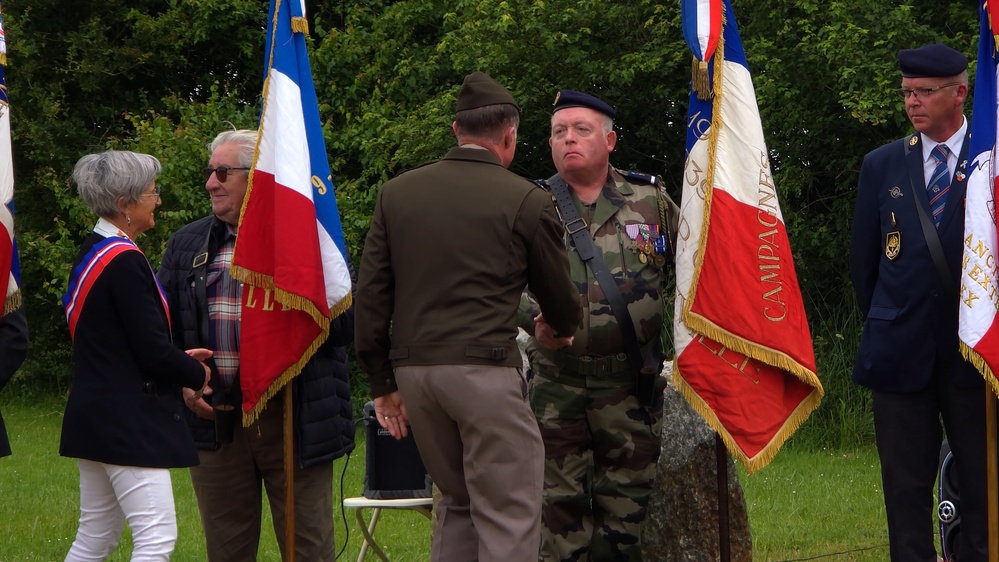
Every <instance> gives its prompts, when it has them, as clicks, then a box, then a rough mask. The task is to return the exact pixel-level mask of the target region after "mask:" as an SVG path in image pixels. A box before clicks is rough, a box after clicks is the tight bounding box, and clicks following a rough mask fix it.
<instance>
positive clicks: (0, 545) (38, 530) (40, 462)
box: [0, 393, 430, 562]
mask: <svg viewBox="0 0 999 562" xmlns="http://www.w3.org/2000/svg"><path fill="white" fill-rule="evenodd" d="M0 412H3V416H4V421H5V422H6V424H7V432H8V434H9V436H10V438H11V448H12V449H13V453H14V454H13V455H12V456H9V457H4V458H0V530H2V531H0V562H13V561H37V562H43V561H44V562H51V561H53V560H62V559H63V558H64V557H65V556H66V552H67V551H68V550H69V547H70V545H71V544H72V543H73V538H74V537H75V536H76V527H77V521H78V518H79V498H80V490H79V476H78V473H77V468H76V461H75V460H74V459H69V458H64V457H60V456H59V432H60V428H61V424H62V412H63V401H62V400H58V399H54V398H48V399H41V400H36V401H34V402H33V403H25V402H24V401H23V400H22V399H20V398H11V397H9V396H6V395H5V394H3V393H0ZM357 443H358V450H356V451H355V452H354V453H352V454H351V456H350V459H349V462H348V460H347V459H339V460H337V461H336V462H335V463H334V473H335V475H336V481H334V483H333V484H334V502H335V504H336V505H339V503H340V501H341V498H342V497H343V496H342V495H341V493H340V475H341V474H343V468H344V465H345V464H346V465H347V471H346V474H345V476H344V478H343V491H344V495H346V496H347V497H350V496H359V495H361V491H362V489H363V474H364V447H363V445H364V439H363V434H362V433H360V432H359V433H358V441H357ZM171 473H172V474H171V476H172V477H173V488H174V500H175V502H176V505H177V526H178V534H179V538H178V540H177V546H176V549H175V551H174V555H173V560H176V561H180V562H186V561H197V560H204V559H205V555H204V552H205V539H204V536H203V535H202V533H201V519H200V516H199V514H198V507H197V502H196V500H195V498H194V490H193V488H192V487H191V478H190V476H189V474H188V471H187V470H186V469H175V470H172V471H171ZM264 513H265V521H264V523H263V531H262V532H261V541H260V549H259V553H258V557H257V559H258V560H260V561H267V562H269V561H275V562H278V561H280V560H281V556H280V552H279V549H278V546H277V540H276V539H275V538H274V532H273V530H272V529H273V525H272V523H271V520H270V514H269V510H267V509H265V510H264ZM344 515H346V518H345V517H344ZM334 520H335V535H336V542H337V549H338V550H339V549H341V548H343V546H344V539H345V537H347V532H348V531H349V539H348V540H347V545H346V549H345V550H344V553H343V554H342V555H341V556H340V560H351V561H352V560H356V559H357V554H358V552H360V548H361V534H360V532H359V531H358V530H357V528H356V523H355V520H354V514H353V513H352V512H351V510H347V511H346V513H344V514H342V513H341V512H338V513H336V515H335V519H334ZM345 522H346V523H347V524H348V525H349V528H348V529H347V530H345V528H344V523H345ZM375 537H376V539H378V541H379V543H380V544H381V545H382V546H383V549H384V550H385V552H386V554H388V555H389V556H390V557H392V559H393V560H399V561H405V560H411V561H421V560H426V559H428V558H429V557H428V556H426V555H425V554H424V553H426V552H429V549H430V525H429V522H428V521H427V520H426V519H425V518H423V517H422V516H420V515H418V514H416V513H414V512H409V511H385V512H383V513H382V516H381V518H380V522H379V524H378V529H377V531H376V532H375ZM130 554H131V538H130V536H129V533H128V530H127V529H126V531H125V533H124V535H123V538H122V542H121V544H120V545H119V547H118V549H117V550H116V551H115V552H114V554H113V555H112V556H111V558H109V560H111V561H114V562H125V561H127V560H128V559H129V558H130ZM368 559H369V560H375V559H376V557H375V555H374V553H370V554H369V555H368Z"/></svg>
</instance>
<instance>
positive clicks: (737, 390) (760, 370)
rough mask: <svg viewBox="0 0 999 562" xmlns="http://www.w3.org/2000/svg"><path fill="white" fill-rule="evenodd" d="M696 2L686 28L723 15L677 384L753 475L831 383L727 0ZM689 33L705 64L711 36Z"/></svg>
mask: <svg viewBox="0 0 999 562" xmlns="http://www.w3.org/2000/svg"><path fill="white" fill-rule="evenodd" d="M696 3H698V4H705V6H701V7H695V6H690V7H688V6H686V5H685V10H684V11H683V18H684V19H686V18H688V17H700V15H701V14H716V13H718V14H724V17H722V18H721V22H722V27H723V29H722V34H721V37H720V38H719V42H718V47H717V49H715V51H714V53H713V54H712V55H711V56H710V58H709V59H708V61H707V65H705V66H706V68H703V70H704V71H705V72H706V74H704V75H703V76H702V78H703V79H704V80H703V82H702V85H704V86H706V87H709V88H710V90H708V91H705V90H703V89H699V88H698V87H697V86H698V84H697V82H698V80H697V79H696V77H695V79H694V80H692V83H691V95H690V109H689V113H688V120H687V160H686V162H685V165H684V187H683V196H682V199H681V205H680V229H679V234H678V236H677V238H678V242H677V254H676V287H677V298H676V304H675V307H676V308H675V314H674V318H675V325H674V344H675V348H676V353H677V357H676V359H675V362H674V367H673V382H674V385H675V386H676V388H677V389H678V390H679V391H680V392H681V394H683V395H684V397H685V398H686V399H687V401H688V402H689V403H690V404H691V406H692V407H693V408H694V409H695V410H696V411H697V412H698V413H699V414H700V415H701V416H702V417H704V419H705V421H707V423H708V425H709V426H711V428H712V429H714V430H715V431H717V432H718V434H719V435H720V436H721V437H722V439H723V440H724V442H725V444H726V445H727V446H728V449H729V451H730V452H731V453H732V455H733V456H734V457H735V458H737V459H739V460H740V461H741V462H742V463H743V464H744V465H745V466H746V469H747V470H748V471H749V472H750V473H752V472H754V471H756V470H758V469H760V468H762V467H764V466H766V465H767V464H768V463H769V462H770V460H771V459H773V457H774V456H775V455H776V454H777V451H778V450H779V449H780V447H781V445H782V444H783V443H784V441H786V440H787V438H789V437H790V436H791V434H793V433H794V431H795V430H796V429H797V428H798V426H799V425H800V424H801V423H802V422H803V421H804V420H805V419H807V418H808V416H809V415H810V414H811V413H812V411H814V410H815V409H816V408H817V407H818V405H819V401H820V399H821V396H822V385H821V384H820V382H819V379H818V377H817V376H816V374H815V354H814V352H813V349H812V340H811V335H810V332H809V329H808V322H807V320H806V318H805V310H804V304H803V302H802V298H801V292H800V290H799V287H798V278H797V275H796V273H795V269H794V261H793V259H792V255H791V247H790V244H789V242H788V236H787V231H786V230H785V228H784V218H783V215H782V214H781V210H780V205H779V203H778V200H777V188H776V186H775V184H774V181H773V175H772V174H771V170H770V162H769V152H768V151H767V146H766V143H765V142H764V139H763V127H762V124H761V122H760V113H759V109H758V107H757V104H756V93H755V90H754V89H753V81H752V77H751V76H750V73H749V68H748V66H747V64H746V55H745V53H744V52H743V49H742V41H741V40H740V39H739V31H738V28H737V27H736V24H735V16H734V14H733V13H732V7H731V5H730V3H729V2H728V0H697V1H696ZM696 27H697V26H693V27H692V28H696ZM687 28H688V24H687V23H684V29H687ZM708 28H710V26H708ZM685 35H687V39H688V42H693V41H696V43H694V44H691V45H690V48H691V51H692V52H693V53H694V57H695V63H697V62H698V59H697V57H698V56H699V55H700V54H701V53H703V48H704V47H702V43H701V39H699V38H698V37H702V36H701V34H689V35H688V34H687V33H685ZM704 44H705V45H706V44H710V41H708V42H706V43H704ZM697 71H698V68H697V65H696V64H695V74H696V72H697Z"/></svg>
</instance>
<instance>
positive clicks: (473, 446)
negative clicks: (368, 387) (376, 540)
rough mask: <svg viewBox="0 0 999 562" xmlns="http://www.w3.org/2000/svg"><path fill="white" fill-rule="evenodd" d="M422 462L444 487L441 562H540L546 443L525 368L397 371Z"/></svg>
mask: <svg viewBox="0 0 999 562" xmlns="http://www.w3.org/2000/svg"><path fill="white" fill-rule="evenodd" d="M395 374H396V382H397V383H398V385H399V392H400V394H401V395H402V399H403V403H404V404H405V407H406V414H407V415H408V417H409V422H410V425H411V426H412V428H413V435H414V437H415V439H416V445H417V448H419V450H420V456H421V457H422V459H423V463H424V465H425V466H426V468H427V472H428V473H429V474H430V476H431V478H433V480H434V483H435V484H436V485H437V486H438V487H439V488H440V490H441V494H442V499H441V501H440V502H439V503H438V504H437V507H436V514H437V519H438V522H437V528H436V531H435V533H434V537H433V541H432V547H431V550H432V554H431V560H433V561H435V562H438V561H439V562H473V561H479V562H534V561H536V560H537V559H538V550H539V545H540V537H541V494H542V485H543V479H544V453H545V451H544V444H543V443H542V442H541V434H540V431H539V430H538V423H537V421H536V420H535V419H534V414H533V412H532V411H531V408H530V406H529V405H528V402H527V383H526V382H525V381H524V379H523V377H522V375H521V371H520V369H516V368H513V367H491V366H479V365H432V366H407V367H399V368H397V369H396V373H395Z"/></svg>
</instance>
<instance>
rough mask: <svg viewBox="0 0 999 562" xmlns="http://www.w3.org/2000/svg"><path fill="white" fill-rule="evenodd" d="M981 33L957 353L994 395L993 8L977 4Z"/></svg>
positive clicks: (997, 351) (998, 270)
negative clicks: (962, 356)
mask: <svg viewBox="0 0 999 562" xmlns="http://www.w3.org/2000/svg"><path fill="white" fill-rule="evenodd" d="M979 4H980V7H979V11H980V14H981V36H980V37H979V39H978V71H977V72H976V73H975V105H974V107H973V108H972V114H971V139H970V140H969V141H968V142H970V143H971V144H970V145H969V147H968V158H969V159H970V160H971V162H970V165H969V166H968V169H969V173H968V193H967V200H966V204H965V207H964V262H963V265H962V270H961V305H960V314H961V320H960V327H959V331H958V333H959V336H960V338H961V353H962V354H963V355H964V356H965V357H966V358H967V359H968V360H969V361H971V362H972V363H974V365H975V366H976V367H978V370H979V371H981V372H982V375H983V376H984V377H985V380H986V381H987V382H988V383H989V385H990V386H991V387H992V392H993V393H996V394H999V382H997V381H996V374H997V373H999V318H997V314H996V312H997V310H999V296H997V294H996V288H997V287H999V285H997V283H999V264H997V263H996V256H999V235H997V232H996V175H997V173H999V171H997V162H996V138H997V136H999V135H997V132H996V129H997V123H999V119H997V118H996V114H997V112H999V108H997V104H996V72H997V68H999V67H997V64H999V62H997V61H999V58H997V56H996V41H995V31H994V30H995V24H996V23H997V21H996V16H999V6H996V5H994V3H992V2H979Z"/></svg>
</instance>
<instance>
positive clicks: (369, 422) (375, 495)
mask: <svg viewBox="0 0 999 562" xmlns="http://www.w3.org/2000/svg"><path fill="white" fill-rule="evenodd" d="M364 426H365V439H364V444H365V455H364V457H365V459H364V460H365V465H364V466H365V470H364V497H366V498H368V499H378V500H387V499H400V498H429V497H431V495H432V492H433V483H432V482H431V480H430V475H429V474H427V469H426V468H425V467H424V466H423V459H421V458H420V452H419V451H418V450H417V449H416V440H415V439H414V438H413V428H412V427H409V424H408V423H407V424H406V426H407V428H408V429H409V434H408V435H406V437H405V438H404V439H401V440H396V438H395V437H392V434H391V433H389V432H388V430H386V429H383V428H382V426H381V425H379V423H378V420H377V419H375V405H374V403H373V402H368V403H367V404H365V405H364Z"/></svg>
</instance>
